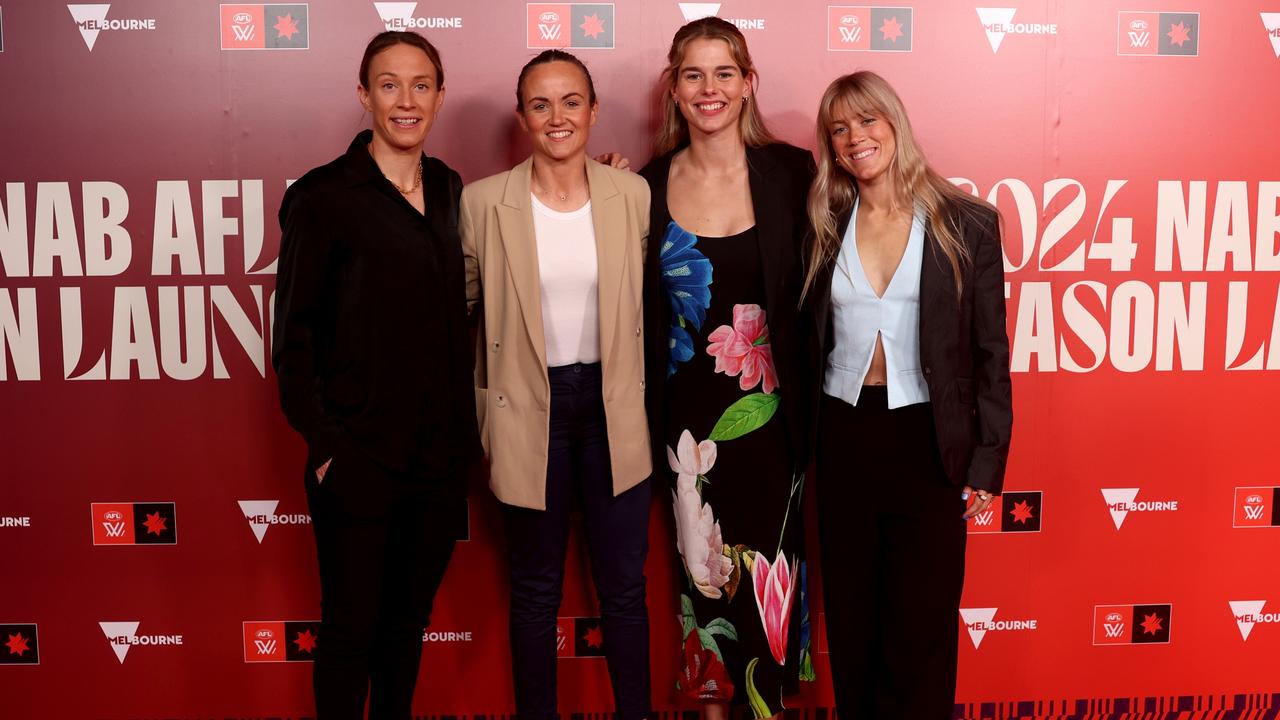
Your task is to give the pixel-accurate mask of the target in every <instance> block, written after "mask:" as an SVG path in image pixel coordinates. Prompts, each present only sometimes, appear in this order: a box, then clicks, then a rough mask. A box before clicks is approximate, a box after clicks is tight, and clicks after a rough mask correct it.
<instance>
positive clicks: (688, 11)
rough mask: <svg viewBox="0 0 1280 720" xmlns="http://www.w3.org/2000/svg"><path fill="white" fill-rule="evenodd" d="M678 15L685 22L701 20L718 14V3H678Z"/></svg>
mask: <svg viewBox="0 0 1280 720" xmlns="http://www.w3.org/2000/svg"><path fill="white" fill-rule="evenodd" d="M679 5H680V14H681V15H683V16H684V21H685V22H693V21H694V20H701V19H702V18H704V17H711V16H712V15H715V14H716V13H718V12H720V3H679Z"/></svg>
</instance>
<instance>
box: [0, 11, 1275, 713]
mask: <svg viewBox="0 0 1280 720" xmlns="http://www.w3.org/2000/svg"><path fill="white" fill-rule="evenodd" d="M983 2H990V3H991V4H1001V3H1003V4H1004V5H1005V6H1003V7H978V6H977V5H975V3H977V4H979V5H980V4H982V3H983ZM710 13H715V14H718V15H719V16H721V17H723V18H725V19H728V20H730V21H731V22H733V23H735V24H736V25H738V26H739V27H740V28H742V30H743V32H744V33H745V35H746V37H747V39H748V41H749V43H750V45H751V49H752V51H753V53H754V55H755V58H756V60H757V63H758V65H759V68H760V71H761V78H760V87H759V90H758V92H757V97H758V99H759V102H760V104H761V106H762V109H763V110H764V112H765V115H766V117H767V118H768V120H769V122H770V123H771V125H772V127H773V129H774V130H775V131H776V132H777V133H778V134H779V135H780V136H781V137H783V138H785V139H787V140H788V141H790V142H793V143H796V144H799V145H803V146H806V147H810V148H812V147H813V146H814V134H813V127H812V123H813V121H812V118H813V114H814V110H815V107H816V103H817V99H818V97H819V95H820V94H821V91H822V89H823V88H824V87H825V85H826V83H827V82H829V81H830V80H831V79H832V78H834V77H835V76H837V75H839V74H842V73H846V72H850V71H852V70H855V69H860V68H868V69H873V70H875V71H877V72H879V73H881V74H882V75H884V76H885V77H886V78H888V79H889V80H890V82H892V83H893V84H894V85H895V86H896V87H897V88H898V90H899V91H900V93H901V94H902V96H903V98H904V100H905V101H906V103H907V106H908V108H909V109H910V111H911V113H912V117H913V121H914V124H915V128H916V131H917V134H918V135H919V137H920V138H921V140H922V141H923V144H924V147H925V148H926V151H927V152H928V153H929V155H930V157H931V159H932V161H933V162H934V164H935V165H936V167H938V168H939V170H940V171H941V172H943V173H944V174H946V175H947V176H948V177H951V178H953V179H954V181H955V182H956V183H958V184H960V185H962V186H963V187H965V188H967V189H969V190H971V191H972V192H974V193H976V194H978V195H980V196H982V197H985V198H988V199H990V200H992V201H993V202H995V203H997V205H998V206H999V207H1000V209H1001V211H1002V213H1003V215H1004V220H1005V226H1006V230H1007V232H1006V236H1005V239H1004V244H1005V269H1006V271H1007V283H1006V286H1005V294H1006V296H1007V298H1008V307H1009V337H1010V340H1011V342H1012V364H1013V373H1014V388H1015V394H1014V399H1015V404H1016V417H1017V421H1016V423H1015V428H1014V442H1013V451H1012V456H1011V458H1010V462H1009V474H1008V481H1007V484H1006V488H1007V490H1008V492H1007V493H1006V494H1005V495H1004V497H1003V498H1001V500H1000V501H999V502H998V503H997V504H996V505H994V506H993V507H992V509H991V510H989V511H988V512H986V513H984V514H983V515H981V516H979V517H977V518H975V519H974V521H973V522H972V524H971V530H970V532H971V536H970V538H969V540H970V544H969V548H970V549H969V564H968V581H967V583H966V588H965V594H964V601H963V607H962V609H961V610H960V614H959V617H957V618H956V632H957V633H958V634H959V637H960V643H961V650H960V688H959V697H958V699H957V702H958V703H960V705H959V707H958V708H957V712H958V713H963V714H965V715H969V716H975V717H977V716H987V717H991V716H1001V717H1014V716H1043V717H1048V716H1060V715H1070V714H1072V713H1076V714H1085V713H1097V714H1106V713H1124V712H1133V713H1137V712H1162V713H1172V712H1178V711H1185V712H1187V713H1190V714H1188V715H1182V716H1180V717H1191V716H1193V715H1194V714H1195V713H1199V714H1213V715H1212V716H1213V717H1219V716H1220V715H1217V714H1214V713H1218V712H1221V711H1223V710H1226V711H1235V710H1238V711H1242V712H1248V710H1249V708H1260V707H1266V706H1269V705H1272V704H1275V702H1274V698H1273V697H1272V696H1271V693H1273V692H1276V691H1278V690H1280V670H1278V669H1277V664H1276V660H1275V658H1276V656H1277V653H1278V652H1280V573H1277V572H1276V570H1275V568H1276V557H1277V553H1278V552H1280V473H1278V472H1277V470H1276V467H1277V464H1276V460H1275V453H1276V450H1275V448H1276V427H1277V421H1276V417H1277V415H1276V412H1277V411H1276V408H1277V407H1280V373H1278V372H1277V371H1280V293H1278V289H1280V206H1278V205H1280V141H1278V140H1277V135H1276V132H1277V128H1280V96H1278V95H1277V90H1278V89H1280V2H1276V1H1275V0H1248V1H1244V0H1230V1H1227V0H1214V2H1208V0H1097V1H1095V2H1068V1H1064V0H1041V1H1038V2H1031V1H1028V0H972V2H959V1H957V0H932V1H924V0H920V1H918V2H915V3H913V4H904V5H895V6H892V7H880V6H876V7H871V6H856V5H848V6H844V5H828V4H826V2H820V1H814V0H804V1H803V2H788V3H781V2H774V1H772V0H725V1H724V2H720V3H682V2H675V1H674V0H645V1H644V2H640V1H639V0H619V1H618V2H615V3H539V4H526V3H524V2H516V1H514V0H501V1H498V0H494V1H491V2H490V1H486V2H478V1H469V0H420V1H419V2H368V1H364V0H360V1H356V0H342V1H341V2H339V1H338V0H314V1H313V2H310V3H278V4H219V3H218V2H215V1H214V0H186V1H184V2H171V1H169V0H116V1H113V2H111V3H102V4H63V3H61V2H52V1H51V0H0V87H2V88H3V91H2V93H0V95H2V96H0V118H2V119H3V136H2V137H0V186H2V187H0V268H2V269H3V275H2V276H0V398H2V400H0V448H2V449H3V452H2V453H0V457H2V458H3V465H2V469H0V666H3V667H0V716H3V717H6V718H9V717H13V718H80V717H85V718H87V717H95V718H97V717H101V718H144V717H145V718H159V717H164V718H231V717H235V718H250V717H252V718H260V717H288V718H298V717H305V716H307V715H308V714H310V713H311V712H312V710H311V708H312V706H311V701H310V670H311V665H310V664H309V662H308V661H309V659H310V657H311V655H312V653H313V652H314V650H315V648H316V647H317V644H318V643H323V642H324V629H323V628H321V627H319V624H318V623H317V622H316V620H317V618H318V599H317V586H318V583H317V577H316V567H315V560H314V544H313V540H312V534H311V528H310V527H309V523H310V518H309V517H308V515H307V507H306V503H305V499H304V495H303V489H302V485H301V481H300V474H301V467H302V462H303V446H302V444H301V442H300V440H299V439H298V438H297V437H296V436H295V435H294V434H293V433H292V432H291V431H290V430H289V428H288V427H287V426H286V425H285V423H284V420H283V418H282V416H281V414H280V412H279V409H278V405H277V399H276V389H275V379H274V377H273V376H272V371H271V368H270V363H269V357H270V353H271V343H270V338H271V325H272V313H273V307H274V303H273V300H274V283H275V279H274V273H275V269H276V256H277V252H278V248H279V228H278V227H277V224H276V221H275V213H276V209H277V208H278V206H279V202H280V199H281V196H282V194H283V192H284V190H285V188H286V186H287V185H288V183H289V182H290V180H291V179H294V178H297V177H299V176H300V175H301V174H302V173H303V172H305V171H306V170H307V169H308V168H311V167H313V166H315V165H318V164H321V163H323V162H326V161H328V160H330V159H331V158H333V157H335V156H336V155H338V154H340V153H341V152H342V151H343V150H344V149H345V147H346V145H347V144H348V143H349V142H350V140H351V137H352V136H353V135H354V134H355V133H356V132H357V131H358V130H360V129H362V128H363V127H366V126H367V122H368V119H367V118H366V117H365V116H363V114H362V110H361V109H360V107H359V105H358V104H357V102H356V100H355V87H356V79H357V77H356V76H357V66H358V63H359V60H360V55H361V52H362V50H363V48H364V45H365V43H366V41H367V40H368V39H369V38H370V37H371V36H372V35H373V34H374V33H376V32H378V31H380V30H383V29H387V28H391V29H413V30H418V31H420V32H422V33H423V34H425V35H426V36H427V37H429V38H430V39H431V40H432V41H433V42H434V43H435V44H436V45H437V46H438V47H439V48H440V50H441V52H442V54H443V57H444V61H445V67H446V74H447V90H448V96H447V99H446V102H445V104H444V108H443V110H442V112H441V115H440V117H439V120H438V121H437V124H436V126H435V128H434V130H433V131H432V134H431V136H430V138H429V139H428V143H427V149H428V152H429V153H431V154H434V155H437V156H439V157H441V158H442V159H444V160H445V161H446V162H447V163H449V164H450V165H452V166H453V167H455V168H457V169H458V170H459V171H460V172H461V173H462V175H463V177H464V179H466V180H474V179H477V178H480V177H482V176H484V175H487V174H490V173H493V172H496V171H499V170H502V169H504V168H507V167H509V166H511V165H513V164H514V163H516V162H517V161H519V160H520V159H521V158H522V157H524V155H525V154H526V153H527V148H526V146H525V145H524V144H523V139H522V137H521V135H520V133H519V131H518V129H517V126H516V124H515V121H514V119H513V117H512V111H511V108H512V105H513V102H514V98H513V90H514V85H515V80H516V74H517V72H518V70H519V68H520V66H521V65H522V64H523V63H524V62H525V61H526V60H527V59H528V58H530V57H531V56H532V55H533V54H535V53H536V52H538V50H539V49H540V48H546V47H568V48H571V49H572V50H573V51H574V52H576V53H578V54H579V56H580V57H582V58H583V59H584V60H585V61H586V63H587V64H588V65H589V66H590V68H591V70H592V72H593V74H594V76H595V81H596V87H597V88H598V90H599V94H600V101H601V110H600V122H599V124H598V125H597V126H596V128H595V129H594V130H593V135H594V136H593V138H592V141H591V147H590V149H591V150H592V151H593V152H605V151H620V152H622V153H624V154H625V155H627V156H628V157H629V158H630V159H631V162H632V164H633V165H634V166H639V165H641V164H643V162H645V161H646V160H647V159H648V157H649V150H648V147H649V142H650V139H651V137H652V134H653V128H654V127H655V124H656V123H655V110H654V108H655V102H656V101H657V99H658V98H659V96H660V94H661V93H660V90H659V89H658V87H657V83H656V81H657V76H658V73H659V72H660V70H661V69H662V67H663V64H664V56H665V53H666V49H667V46H668V44H669V42H670V38H671V35H672V33H673V32H674V31H675V29H676V28H677V27H678V26H679V25H680V24H682V23H683V22H684V21H685V20H686V19H689V18H694V17H698V16H702V15H706V14H710ZM816 482H822V479H821V478H817V479H816ZM655 495H657V496H660V497H665V495H664V494H663V493H656V494H655ZM668 515H669V506H668V504H667V503H666V502H665V501H655V505H654V520H653V525H652V528H651V539H652V546H653V549H652V552H651V558H650V562H649V577H650V609H651V613H652V616H653V627H654V637H653V653H654V679H655V681H654V685H655V703H657V706H656V707H657V708H658V709H660V710H662V711H664V712H668V711H675V710H678V709H679V708H680V707H681V705H680V701H679V700H678V698H677V696H676V694H675V691H674V683H675V668H676V667H677V658H678V654H679V652H680V630H679V624H678V622H677V619H676V618H677V615H678V613H679V608H678V602H677V592H676V589H675V588H676V582H675V578H676V577H677V575H676V572H677V565H676V559H675V558H676V556H675V551H674V543H673V542H672V541H671V536H672V528H671V524H672V523H671V521H670V519H669V518H668ZM848 521H849V522H851V523H852V522H858V521H859V518H858V516H857V513H856V511H855V510H853V509H851V510H850V515H849V518H848ZM499 530H500V528H499V525H498V522H497V513H496V511H495V503H494V500H493V499H492V497H491V496H490V495H489V494H488V492H487V490H485V489H484V486H483V484H482V482H480V481H477V483H476V486H475V488H474V491H473V492H472V494H471V500H470V523H469V528H468V531H467V533H466V536H465V537H464V538H463V540H464V542H463V543H461V544H460V545H459V549H458V551H457V553H456V554H455V556H454V559H453V564H452V566H451V568H450V570H449V573H448V576H447V578H446V581H445V587H444V589H443V591H442V593H441V594H440V596H439V598H438V600H437V603H436V612H435V615H434V619H433V623H432V625H431V627H430V629H429V630H428V632H427V633H426V634H425V635H424V637H423V644H424V648H423V650H424V656H425V657H424V663H423V671H422V677H421V681H420V685H419V693H418V698H417V702H416V705H415V708H416V710H417V711H418V712H419V713H421V714H422V715H428V716H439V715H450V714H470V715H504V714H508V713H510V712H511V711H512V707H513V705H512V691H511V687H510V680H509V671H508V663H509V652H508V649H507V646H506V628H505V622H506V583H505V579H504V569H503V563H502V556H503V551H502V538H501V533H500V531H499ZM809 534H810V538H811V539H812V537H813V533H812V527H810V528H809ZM820 570H821V569H820V568H817V567H814V566H813V564H810V566H809V568H808V573H807V576H808V578H807V579H808V592H807V594H806V599H807V601H808V603H809V612H810V619H811V629H812V632H811V638H812V639H811V655H812V660H813V667H814V674H815V675H816V682H813V683H810V684H806V685H805V686H804V688H803V691H802V693H801V694H800V695H799V696H797V697H795V698H794V699H793V700H792V702H791V707H794V708H799V709H802V710H804V712H805V713H807V714H810V715H813V716H814V717H824V716H825V713H826V712H827V709H828V708H829V707H830V705H831V701H830V680H829V678H828V676H827V662H826V657H825V654H824V653H825V651H826V647H825V640H824V639H823V637H822V628H823V617H824V615H823V611H822V608H821V603H820V597H819V596H820V593H819V592H818V589H819V582H820V579H821V572H820ZM560 614H561V615H562V616H563V618H562V620H561V626H560V630H561V636H562V640H563V642H562V644H561V657H560V660H559V670H560V677H561V689H560V695H561V699H562V708H563V709H564V710H565V711H571V712H586V713H593V712H604V711H608V710H610V709H611V707H612V705H611V701H610V699H609V695H608V682H607V675H606V673H605V667H604V661H603V659H602V658H601V645H602V639H601V637H600V634H599V629H598V621H597V619H596V618H595V617H594V616H596V615H597V610H596V607H595V603H594V600H593V596H592V592H591V590H590V581H589V579H588V573H587V571H586V562H585V559H584V557H583V554H582V553H581V547H580V546H578V547H576V548H575V551H574V554H573V555H572V556H571V560H570V573H569V588H568V592H567V595H566V599H565V602H564V606H563V607H562V609H561V612H560ZM887 631H888V632H889V633H890V634H892V633H893V631H894V629H893V628H888V629H887Z"/></svg>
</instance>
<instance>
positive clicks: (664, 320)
mask: <svg viewBox="0 0 1280 720" xmlns="http://www.w3.org/2000/svg"><path fill="white" fill-rule="evenodd" d="M681 149H683V148H679V149H676V150H673V151H672V152H670V153H667V154H666V155H663V156H661V157H657V158H654V159H653V160H651V161H650V162H649V164H648V165H646V166H645V167H644V169H643V170H641V171H640V175H641V176H642V177H643V178H644V179H645V180H647V181H648V182H649V190H650V195H651V200H650V204H649V208H650V210H649V212H650V216H649V228H650V233H651V235H652V236H655V237H656V236H658V234H659V233H661V232H662V231H663V229H664V228H666V227H667V222H668V221H670V220H671V214H670V212H669V211H668V210H667V178H668V173H669V172H670V169H671V159H672V157H674V156H675V154H676V153H677V152H679V151H680V150H681ZM747 174H748V181H749V183H750V187H751V205H752V208H753V209H754V211H755V216H756V231H757V232H756V237H757V241H758V243H759V248H760V262H761V266H762V268H763V276H764V277H763V280H764V290H765V313H766V315H767V317H768V318H769V336H770V338H771V340H770V342H771V344H772V346H773V360H774V364H775V367H776V368H777V372H778V382H779V384H780V386H781V387H783V388H789V389H790V390H789V391H784V392H783V393H782V416H783V420H784V422H785V423H786V426H787V437H788V440H789V442H790V443H791V450H792V457H793V458H794V460H795V461H796V462H797V463H798V466H799V467H800V468H803V467H804V465H805V463H806V462H807V450H808V446H809V444H808V441H807V437H808V433H809V429H808V413H807V411H806V409H805V408H804V407H803V403H804V401H805V400H806V399H807V398H808V396H809V393H808V392H807V391H806V390H805V388H806V387H807V384H808V383H809V381H810V378H808V377H806V374H807V370H808V365H809V364H808V362H807V361H806V360H805V359H804V358H805V352H806V347H807V343H805V342H804V341H803V338H802V336H801V334H800V332H799V331H800V330H801V328H800V326H799V308H798V305H799V298H800V285H801V281H802V277H801V274H800V273H801V269H802V267H803V261H802V258H801V252H802V249H803V246H804V237H805V232H806V230H807V228H808V224H809V220H808V215H807V214H806V211H805V202H806V199H807V197H808V194H809V184H810V183H811V182H812V181H813V175H814V164H813V156H812V155H811V154H810V153H809V151H808V150H804V149H801V148H798V147H795V146H793V145H787V144H785V143H775V144H772V145H765V146H763V147H758V148H753V147H748V148H747ZM661 245H662V243H660V242H650V243H649V247H648V256H647V257H646V258H645V282H644V317H645V375H646V382H645V384H646V385H647V386H648V387H650V388H661V387H663V381H664V380H665V377H664V375H665V373H666V368H667V354H668V348H667V346H666V342H665V341H666V338H667V334H668V326H669V323H670V318H671V306H670V301H669V299H668V298H667V294H666V293H665V292H663V291H662V282H661V262H660V261H659V255H660V254H661V250H662V248H661ZM663 395H664V394H663V393H661V392H652V391H651V392H648V393H645V405H646V407H647V410H648V414H649V425H650V437H652V438H655V439H657V438H665V437H667V432H666V431H665V428H663V427H662V418H665V417H666V409H665V407H664V403H665V398H664V397H663ZM653 448H654V467H655V468H665V467H667V459H666V457H665V453H664V452H663V451H662V450H663V445H662V443H661V442H656V441H655V442H654V443H653Z"/></svg>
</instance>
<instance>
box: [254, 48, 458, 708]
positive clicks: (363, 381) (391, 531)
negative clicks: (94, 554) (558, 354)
mask: <svg viewBox="0 0 1280 720" xmlns="http://www.w3.org/2000/svg"><path fill="white" fill-rule="evenodd" d="M357 96H358V98H359V100H360V102H361V104H362V105H363V106H364V108H365V110H366V111H368V112H369V113H370V115H371V117H372V124H373V128H372V129H371V130H365V131H363V132H361V133H360V134H358V135H356V137H355V139H354V140H353V141H352V142H351V145H350V147H348V148H347V151H346V153H344V154H343V155H342V156H340V157H338V158H337V159H336V160H334V161H333V162H330V163H328V164H326V165H323V166H321V167H318V168H315V169H313V170H311V171H310V172H308V173H307V174H305V175H303V176H302V178H301V179H299V180H298V181H297V182H296V183H294V184H293V185H292V186H291V187H290V188H289V190H288V192H286V193H285V196H284V201H283V203H282V204H281V206H280V226H281V229H282V230H283V235H282V237H281V241H280V270H279V274H278V276H277V279H276V313H275V325H274V327H273V328H272V357H271V360H272V365H273V366H274V367H275V371H276V376H277V377H278V379H279V383H280V405H281V407H282V408H283V409H284V414H285V416H286V417H287V418H288V421H289V424H290V425H292V426H293V428H294V429H295V430H297V431H298V433H299V434H300V435H302V438H303V439H304V440H305V441H306V443H307V460H306V469H305V475H304V483H305V487H306V491H307V502H308V506H309V508H310V510H311V518H312V529H313V530H314V531H315V535H316V555H317V558H318V560H319V565H320V598H321V602H320V622H321V623H322V624H323V625H324V638H323V639H322V640H321V641H320V642H319V644H318V645H317V646H316V658H315V660H316V662H315V669H314V674H315V698H316V717H317V718H320V720H326V719H327V718H334V719H339V718H341V719H345V718H359V717H364V712H365V702H366V698H367V699H368V706H369V707H368V713H369V717H370V718H371V719H372V718H396V719H397V720H399V719H401V718H408V717H410V716H411V714H412V712H411V704H412V700H413V690H414V685H415V683H416V682H417V679H418V665H419V662H420V659H421V657H422V631H423V628H425V627H426V626H427V624H428V620H429V618H430V615H431V605H432V601H433V599H434V597H435V593H436V589H437V588H438V587H439V586H440V582H441V580H442V579H443V577H444V572H445V567H446V566H447V565H448V562H449V557H450V555H451V554H452V553H453V548H454V543H455V542H456V540H457V538H458V536H459V532H460V530H461V529H463V528H465V523H466V500H465V495H466V478H467V469H468V465H469V463H470V461H472V460H473V459H476V458H477V457H478V456H479V453H480V437H479V432H478V430H477V429H476V415H475V391H474V389H473V388H474V385H473V383H472V380H471V378H472V370H473V368H474V361H473V357H472V350H471V344H470V341H469V339H468V334H467V319H466V296H465V289H464V287H463V265H462V247H461V242H460V240H459V237H458V202H459V196H460V195H461V193H462V182H461V180H460V178H459V177H458V174H457V173H456V172H454V171H453V170H451V169H450V168H449V167H448V166H447V165H445V164H444V163H443V162H441V161H440V160H437V159H436V158H431V157H427V156H426V155H425V154H423V152H422V144H423V141H424V140H425V139H426V136H427V133H428V132H429V131H430V129H431V125H432V121H433V120H434V119H435V116H436V113H437V112H438V111H439V110H440V106H441V104H442V103H443V101H444V68H443V66H442V65H441V62H440V55H439V53H438V52H436V49H435V47H433V46H432V45H431V43H429V42H427V41H426V40H425V39H424V38H423V37H422V36H420V35H418V34H417V33H412V32H385V33H380V34H379V35H377V36H375V37H374V38H373V40H371V41H370V42H369V45H368V47H367V48H366V49H365V54H364V59H363V61H362V62H361V65H360V84H359V86H358V89H357Z"/></svg>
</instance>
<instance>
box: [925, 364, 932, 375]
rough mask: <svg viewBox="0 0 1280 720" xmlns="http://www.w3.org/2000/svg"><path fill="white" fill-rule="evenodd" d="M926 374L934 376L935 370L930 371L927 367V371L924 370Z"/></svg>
mask: <svg viewBox="0 0 1280 720" xmlns="http://www.w3.org/2000/svg"><path fill="white" fill-rule="evenodd" d="M924 374H925V375H932V374H933V370H931V369H929V368H928V367H927V366H926V367H925V369H924Z"/></svg>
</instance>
